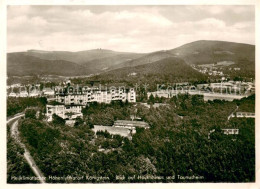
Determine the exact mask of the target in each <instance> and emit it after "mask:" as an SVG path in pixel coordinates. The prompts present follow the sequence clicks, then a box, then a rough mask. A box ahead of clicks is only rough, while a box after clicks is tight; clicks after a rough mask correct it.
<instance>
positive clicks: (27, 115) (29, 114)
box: [25, 109, 36, 119]
mask: <svg viewBox="0 0 260 189" xmlns="http://www.w3.org/2000/svg"><path fill="white" fill-rule="evenodd" d="M25 118H30V119H36V110H35V109H27V110H26V111H25Z"/></svg>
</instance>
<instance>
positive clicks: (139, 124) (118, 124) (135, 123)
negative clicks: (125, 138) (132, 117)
mask: <svg viewBox="0 0 260 189" xmlns="http://www.w3.org/2000/svg"><path fill="white" fill-rule="evenodd" d="M114 127H123V128H128V129H134V128H136V127H139V128H144V129H149V128H150V126H149V124H148V123H146V122H144V121H128V120H117V121H115V122H114Z"/></svg>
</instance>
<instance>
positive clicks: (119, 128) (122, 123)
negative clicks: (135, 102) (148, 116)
mask: <svg viewBox="0 0 260 189" xmlns="http://www.w3.org/2000/svg"><path fill="white" fill-rule="evenodd" d="M136 127H139V128H144V129H149V128H150V126H149V125H148V123H146V122H144V121H128V120H117V121H115V122H114V125H113V126H103V125H94V128H93V129H92V130H93V131H94V132H95V133H96V132H97V131H107V132H109V133H110V134H112V135H120V136H123V137H128V138H129V139H132V135H133V134H135V133H136Z"/></svg>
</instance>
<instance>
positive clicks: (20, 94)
mask: <svg viewBox="0 0 260 189" xmlns="http://www.w3.org/2000/svg"><path fill="white" fill-rule="evenodd" d="M28 96H29V93H28V92H27V91H21V92H20V93H19V97H28Z"/></svg>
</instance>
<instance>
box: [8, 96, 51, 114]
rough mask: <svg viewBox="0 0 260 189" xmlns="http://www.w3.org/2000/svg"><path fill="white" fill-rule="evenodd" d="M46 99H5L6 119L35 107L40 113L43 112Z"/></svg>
mask: <svg viewBox="0 0 260 189" xmlns="http://www.w3.org/2000/svg"><path fill="white" fill-rule="evenodd" d="M46 104H47V98H45V97H40V98H33V97H31V98H15V97H9V98H7V117H9V116H13V115H15V114H17V113H20V112H23V111H24V110H25V109H26V108H28V107H37V108H39V110H41V111H45V105H46Z"/></svg>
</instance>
